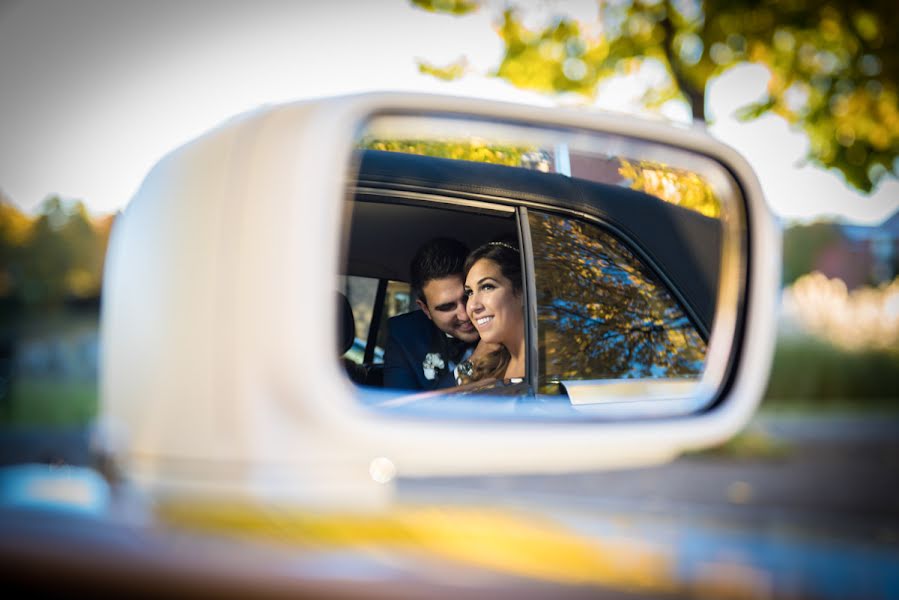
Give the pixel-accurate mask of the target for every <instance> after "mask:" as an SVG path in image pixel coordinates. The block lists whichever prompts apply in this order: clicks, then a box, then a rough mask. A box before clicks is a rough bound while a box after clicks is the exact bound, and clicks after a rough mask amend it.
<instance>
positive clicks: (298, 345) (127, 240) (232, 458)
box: [100, 94, 780, 507]
mask: <svg viewBox="0 0 899 600" xmlns="http://www.w3.org/2000/svg"><path fill="white" fill-rule="evenodd" d="M392 112H404V113H413V114H419V113H421V114H428V113H434V114H451V115H462V116H468V117H471V118H478V119H494V120H503V121H512V122H518V123H526V124H534V125H538V126H547V127H555V128H574V129H583V130H589V131H595V132H602V133H612V134H618V135H625V136H629V137H632V138H637V139H647V140H652V141H654V142H656V143H661V144H667V145H670V146H672V147H674V148H679V149H682V150H686V151H689V152H696V153H700V154H702V155H705V156H707V157H710V158H712V159H714V160H716V161H718V162H719V163H721V164H722V165H724V166H725V167H726V168H727V169H728V170H729V171H730V173H731V174H732V175H733V177H734V178H735V180H736V181H737V182H738V184H739V186H740V187H741V189H742V190H743V193H744V199H745V213H746V215H745V219H746V228H747V232H746V233H747V241H748V244H747V245H748V248H747V249H746V252H747V253H748V256H747V257H746V258H747V265H748V270H747V273H746V286H745V292H744V294H745V298H744V299H743V303H742V310H743V314H742V321H741V323H742V326H741V327H740V330H739V332H738V335H737V336H736V337H735V341H734V347H733V353H732V356H733V358H732V360H731V368H730V369H731V370H730V375H729V378H728V379H727V382H726V383H725V385H724V386H723V388H722V389H721V390H720V391H719V397H718V399H717V401H716V403H715V404H714V405H713V406H712V407H711V408H710V409H708V410H705V411H703V412H701V413H698V414H694V415H690V416H686V417H678V418H669V419H655V420H645V421H621V422H578V423H564V422H491V421H479V422H463V421H434V420H413V419H401V418H395V417H389V416H386V415H383V414H374V413H372V412H370V411H367V410H366V409H365V408H364V407H362V406H360V405H359V403H358V402H357V401H356V399H355V395H356V390H355V389H354V387H353V386H352V385H351V383H350V382H349V381H348V380H347V379H346V377H345V376H344V375H343V373H342V372H341V371H340V368H339V365H338V363H337V362H336V361H335V360H334V356H335V353H336V350H335V349H334V347H335V345H336V344H335V341H334V337H335V336H334V324H335V323H336V322H337V314H336V306H335V304H334V301H333V293H334V289H335V287H334V285H335V277H336V275H335V274H336V273H337V272H338V270H339V266H340V265H339V261H340V253H341V250H342V246H341V245H342V239H343V237H342V236H343V230H342V227H343V226H344V224H345V221H344V215H343V214H342V211H343V206H344V202H343V201H344V199H345V196H346V184H347V166H348V164H349V157H350V155H351V153H352V151H353V142H354V140H355V138H356V135H357V132H358V130H359V128H360V127H361V126H362V124H363V123H364V122H365V121H366V119H368V118H369V117H371V116H372V115H375V114H384V113H392ZM779 284H780V236H779V232H778V229H777V226H776V224H775V221H774V219H773V217H772V215H771V213H770V211H769V209H768V207H767V206H766V204H765V202H764V199H763V197H762V193H761V189H760V187H759V184H758V181H757V180H756V177H755V175H754V173H753V172H752V169H751V168H750V167H749V165H748V164H747V163H746V161H745V160H744V159H743V158H741V157H740V156H739V155H738V154H737V153H736V152H735V151H733V150H732V149H730V148H729V147H727V146H725V145H723V144H721V143H719V142H716V141H714V140H713V139H711V138H710V137H709V136H708V135H706V134H705V133H703V132H700V131H698V130H693V129H686V128H679V127H673V126H669V125H664V124H661V123H656V122H646V121H641V120H636V119H630V118H625V117H622V116H619V115H614V116H610V115H602V114H593V113H585V112H576V111H569V110H560V109H552V110H549V109H544V108H535V107H529V106H518V105H512V104H506V103H499V102H493V101H481V100H472V99H460V98H451V97H441V96H431V95H417V94H369V95H361V96H351V97H344V98H333V99H324V100H315V101H309V102H301V103H297V104H290V105H284V106H275V107H266V108H263V109H259V110H257V111H254V112H252V113H249V114H246V115H242V116H240V117H238V118H235V119H232V120H231V121H228V122H226V123H224V124H222V125H221V126H220V127H218V128H217V129H215V130H214V131H211V132H209V133H207V134H205V135H204V136H202V137H200V138H199V139H197V140H195V141H193V142H190V143H188V144H186V145H185V146H183V147H181V148H178V149H176V150H174V151H173V152H172V153H170V154H169V155H168V156H166V157H165V158H163V159H162V160H161V161H160V162H159V163H158V164H157V165H156V166H155V167H154V168H153V169H152V170H151V172H150V173H149V175H148V176H147V178H146V179H145V181H144V182H143V184H142V185H141V187H140V189H139V191H138V192H137V193H136V195H135V197H134V198H133V199H132V201H131V202H130V204H129V205H128V207H127V208H126V210H125V211H124V213H123V214H122V215H121V217H120V218H119V219H118V220H117V223H116V226H115V229H114V231H113V234H112V237H111V240H110V246H109V253H108V258H107V264H106V272H105V277H104V289H103V306H102V315H101V329H102V352H103V356H102V362H101V415H100V425H101V431H102V433H103V435H104V438H103V439H104V443H105V444H106V445H107V448H108V450H109V451H110V452H111V453H112V454H113V455H114V457H115V459H116V460H117V461H118V462H119V464H120V465H121V466H122V468H123V471H124V473H125V474H126V475H127V476H128V477H129V478H130V479H132V480H133V481H134V482H135V483H136V484H138V485H140V486H142V487H144V488H145V489H147V490H149V491H150V492H151V493H154V494H162V495H165V494H173V495H180V494H216V495H221V494H228V495H233V496H237V497H244V498H249V499H266V500H278V501H286V502H295V503H301V504H312V505H320V506H327V507H335V506H362V505H368V506H372V505H374V506H376V505H379V504H382V503H383V502H385V501H386V500H387V499H389V494H390V486H389V485H384V483H386V482H389V480H390V479H391V478H392V477H393V476H394V474H395V473H396V474H399V475H452V474H481V473H524V472H529V473H537V472H540V473H552V472H563V471H574V470H583V469H600V468H618V467H627V466H636V465H645V464H652V463H657V462H661V461H664V460H667V459H670V458H672V457H673V456H675V455H676V454H677V453H679V452H681V451H684V450H690V449H697V448H702V447H705V446H709V445H712V444H716V443H719V442H721V441H723V440H725V439H727V438H729V437H730V436H732V435H734V434H735V433H736V432H737V431H738V430H740V429H741V428H742V427H743V426H744V425H745V423H746V422H747V421H748V419H749V418H750V416H751V415H752V414H753V412H754V410H755V408H756V406H757V404H758V402H759V400H760V398H761V396H762V394H763V392H764V389H765V385H766V382H767V377H768V372H769V368H770V363H771V359H772V355H773V347H774V334H775V318H776V311H777V298H778V293H779V289H780V288H779Z"/></svg>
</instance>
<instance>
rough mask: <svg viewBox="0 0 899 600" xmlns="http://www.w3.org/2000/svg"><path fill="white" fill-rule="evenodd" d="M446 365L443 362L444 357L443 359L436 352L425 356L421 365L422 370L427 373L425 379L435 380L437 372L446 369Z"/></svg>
mask: <svg viewBox="0 0 899 600" xmlns="http://www.w3.org/2000/svg"><path fill="white" fill-rule="evenodd" d="M445 366H446V363H444V362H443V357H441V356H440V355H439V354H437V353H436V352H430V353H428V354H426V355H425V360H424V362H422V363H421V368H422V369H423V370H424V372H425V379H428V380H430V379H434V377H436V376H437V371H439V370H440V369H442V368H444V367H445Z"/></svg>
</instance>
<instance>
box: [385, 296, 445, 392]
mask: <svg viewBox="0 0 899 600" xmlns="http://www.w3.org/2000/svg"><path fill="white" fill-rule="evenodd" d="M388 327H389V334H388V338H387V347H386V348H385V349H384V387H385V388H396V389H404V390H436V389H439V388H446V387H450V386H454V385H456V381H455V379H454V377H453V373H452V369H451V368H450V359H451V358H452V352H451V350H450V346H451V345H452V341H451V340H449V339H448V338H447V336H446V334H445V333H443V332H442V331H440V330H439V329H437V326H436V325H434V324H433V323H432V322H431V320H430V319H429V318H428V316H427V315H426V314H425V313H424V312H423V311H420V310H416V311H413V312H411V313H407V314H404V315H398V316H396V317H392V318H391V319H390V320H389V321H388ZM429 353H436V354H439V355H440V358H442V359H443V364H444V367H443V368H442V369H440V370H438V371H437V372H436V373H435V374H434V379H428V378H427V377H426V376H425V370H424V361H425V356H426V355H427V354H429Z"/></svg>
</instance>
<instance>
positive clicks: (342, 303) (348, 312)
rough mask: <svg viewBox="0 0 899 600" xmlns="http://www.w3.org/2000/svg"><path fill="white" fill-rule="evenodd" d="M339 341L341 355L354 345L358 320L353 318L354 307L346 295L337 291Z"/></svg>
mask: <svg viewBox="0 0 899 600" xmlns="http://www.w3.org/2000/svg"><path fill="white" fill-rule="evenodd" d="M337 319H338V323H337V328H338V329H337V332H338V333H337V341H338V343H339V344H340V346H339V348H340V355H341V356H343V355H344V354H346V351H347V350H349V349H350V348H351V347H352V346H353V340H355V339H356V320H355V319H354V318H353V309H352V307H351V306H350V301H349V300H348V299H347V297H346V296H344V295H343V294H341V293H340V292H337Z"/></svg>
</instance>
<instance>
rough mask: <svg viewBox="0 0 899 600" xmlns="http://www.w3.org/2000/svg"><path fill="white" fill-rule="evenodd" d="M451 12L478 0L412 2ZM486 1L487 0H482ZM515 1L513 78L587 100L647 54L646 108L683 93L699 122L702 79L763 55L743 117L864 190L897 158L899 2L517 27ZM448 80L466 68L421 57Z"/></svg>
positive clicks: (563, 18)
mask: <svg viewBox="0 0 899 600" xmlns="http://www.w3.org/2000/svg"><path fill="white" fill-rule="evenodd" d="M412 3H413V4H414V5H416V6H419V7H422V8H426V9H428V10H432V11H435V12H446V13H449V14H454V15H459V14H466V13H468V12H471V11H472V10H473V8H472V5H473V4H477V3H476V2H451V1H449V0H447V1H445V2H438V1H436V0H435V1H432V2H420V1H417V0H413V2H412ZM482 3H483V2H482ZM522 15H523V9H522V8H520V7H516V6H515V5H512V6H511V7H509V8H506V9H504V10H503V12H502V14H501V16H500V17H499V23H498V27H497V32H498V34H499V35H500V37H501V38H502V41H503V43H504V46H505V49H504V54H503V57H502V59H501V61H500V64H499V65H498V66H497V67H496V69H495V70H494V71H493V72H492V73H491V74H492V75H494V76H496V77H500V78H502V79H505V80H506V81H508V82H510V83H512V84H513V85H516V86H518V87H522V88H527V89H532V90H537V91H541V92H545V93H551V94H558V93H569V94H574V95H576V96H579V97H582V98H584V99H585V100H593V99H595V98H596V95H597V94H598V93H599V87H600V84H601V83H602V82H604V81H605V80H607V79H609V78H610V77H613V76H615V75H621V74H626V73H631V72H634V71H635V70H636V69H638V68H639V67H640V66H642V65H643V64H645V63H647V62H654V63H657V64H659V65H661V66H663V67H664V70H665V72H666V73H667V80H666V81H665V83H664V84H663V85H661V86H660V87H658V88H657V89H653V90H649V92H647V94H646V96H645V97H644V99H643V101H644V104H645V105H646V106H649V107H653V106H660V105H661V104H662V103H664V102H666V101H669V100H672V99H676V98H680V99H683V100H684V101H685V102H687V103H688V105H689V106H690V108H691V111H692V114H693V117H694V119H695V120H705V117H706V110H705V109H706V106H705V94H706V89H707V87H708V84H709V82H710V81H711V80H712V79H713V78H715V77H717V76H718V75H720V74H721V73H722V72H724V71H725V70H727V69H729V68H731V67H732V66H734V65H737V64H740V63H746V62H752V63H759V64H762V65H764V66H765V67H767V69H768V70H769V72H770V73H771V77H770V79H769V82H768V88H767V94H766V96H765V98H763V99H762V100H761V101H756V102H753V101H752V100H751V99H747V103H746V105H745V106H744V107H743V108H742V109H741V110H740V112H739V116H740V117H741V118H744V119H752V118H756V117H758V116H761V115H763V114H766V113H773V114H777V115H780V116H782V117H784V118H785V119H786V120H787V121H789V122H790V123H792V124H794V126H796V127H798V128H800V129H801V130H802V131H803V132H804V133H805V134H806V135H807V136H808V138H809V141H810V150H809V155H808V159H809V160H810V161H811V162H813V163H815V164H817V165H819V166H821V167H824V168H835V169H838V170H839V171H840V172H841V173H842V174H843V175H844V177H845V178H846V180H847V181H848V182H849V183H850V184H852V185H853V186H855V187H857V188H859V189H861V190H864V191H871V190H872V189H873V187H874V186H875V185H876V184H877V182H878V181H879V180H880V179H881V178H882V177H883V176H884V175H886V174H887V173H892V174H894V175H895V174H897V169H899V166H897V156H899V91H897V81H899V43H897V36H899V10H897V9H896V6H895V3H893V2H889V1H888V0H869V1H867V2H859V1H855V0H850V1H843V2H838V1H836V0H830V1H825V2H819V1H817V0H780V1H779V0H682V1H674V0H622V1H616V2H611V1H604V0H601V1H600V11H599V16H600V18H599V29H598V31H596V32H594V31H593V29H594V28H593V27H592V24H584V23H580V22H578V21H576V20H574V19H573V18H571V17H570V16H567V15H564V14H559V15H557V16H556V17H555V18H554V19H553V20H552V21H551V22H550V23H548V24H547V25H545V26H544V27H542V28H538V29H529V28H528V27H526V26H525V25H524V21H523V17H522ZM420 68H421V69H422V71H423V72H429V69H431V72H433V73H435V74H438V75H440V76H441V77H443V78H445V79H447V78H452V77H454V76H455V77H459V76H463V74H464V72H465V70H464V69H448V70H447V69H444V70H441V69H440V68H439V67H433V66H429V65H427V64H421V63H420Z"/></svg>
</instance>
